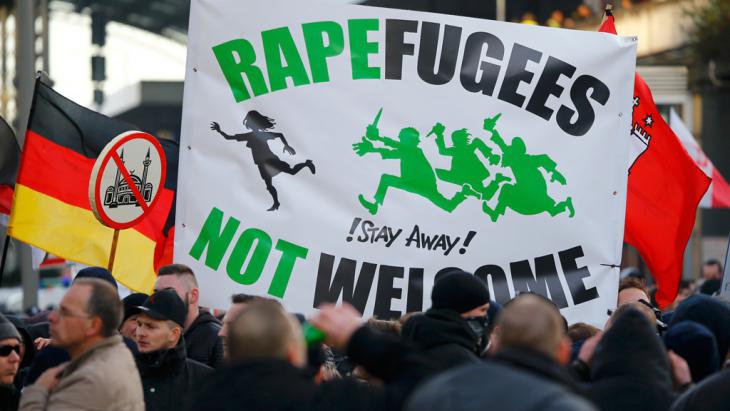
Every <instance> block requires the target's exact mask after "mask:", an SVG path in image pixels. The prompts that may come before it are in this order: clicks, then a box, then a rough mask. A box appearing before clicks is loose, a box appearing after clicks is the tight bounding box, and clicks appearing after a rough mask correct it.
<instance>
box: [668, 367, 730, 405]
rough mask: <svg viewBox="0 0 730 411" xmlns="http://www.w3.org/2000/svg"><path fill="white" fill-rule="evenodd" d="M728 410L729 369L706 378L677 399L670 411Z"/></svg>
mask: <svg viewBox="0 0 730 411" xmlns="http://www.w3.org/2000/svg"><path fill="white" fill-rule="evenodd" d="M728 408H730V369H727V370H724V371H720V372H719V373H717V374H715V375H712V376H710V377H707V378H706V379H704V380H702V382H701V383H700V384H698V385H696V386H694V387H692V388H691V389H690V390H689V391H687V392H685V393H684V394H682V396H681V397H679V398H677V401H676V402H675V403H674V405H672V411H694V410H703V411H720V410H727V409H728Z"/></svg>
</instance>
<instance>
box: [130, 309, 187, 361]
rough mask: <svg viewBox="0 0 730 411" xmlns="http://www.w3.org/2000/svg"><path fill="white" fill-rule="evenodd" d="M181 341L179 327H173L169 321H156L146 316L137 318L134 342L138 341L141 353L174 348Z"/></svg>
mask: <svg viewBox="0 0 730 411" xmlns="http://www.w3.org/2000/svg"><path fill="white" fill-rule="evenodd" d="M179 339H180V329H179V327H171V326H170V324H169V323H168V322H167V321H164V320H156V319H154V318H152V317H149V316H146V315H144V314H140V315H139V316H138V317H137V330H136V332H135V338H134V340H135V341H137V347H139V352H142V353H147V352H152V351H157V350H163V349H168V348H173V347H175V346H176V345H177V341H178V340H179Z"/></svg>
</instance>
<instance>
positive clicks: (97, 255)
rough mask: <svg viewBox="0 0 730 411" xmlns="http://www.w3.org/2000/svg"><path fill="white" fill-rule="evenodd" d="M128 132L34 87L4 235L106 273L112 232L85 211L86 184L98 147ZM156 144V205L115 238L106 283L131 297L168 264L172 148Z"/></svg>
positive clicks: (45, 88)
mask: <svg viewBox="0 0 730 411" xmlns="http://www.w3.org/2000/svg"><path fill="white" fill-rule="evenodd" d="M130 130H138V128H136V127H134V126H133V125H131V124H127V123H124V122H122V121H118V120H114V119H111V118H109V117H106V116H104V115H101V114H99V113H97V112H95V111H92V110H89V109H87V108H84V107H82V106H79V105H78V104H76V103H74V102H73V101H71V100H69V99H67V98H65V97H63V96H62V95H60V94H58V93H56V92H55V91H54V90H53V89H52V88H51V87H49V86H47V85H45V84H43V83H42V82H41V81H40V80H37V81H36V86H35V94H34V96H33V105H32V107H31V113H30V119H29V120H28V131H27V133H26V135H25V144H24V146H23V151H22V154H21V160H20V169H19V172H18V178H17V182H16V185H15V198H14V202H13V209H12V213H11V215H10V224H9V227H8V233H9V234H10V235H11V236H12V237H14V238H16V239H18V240H21V241H23V242H26V243H28V244H32V245H34V246H36V247H38V248H42V249H44V250H46V251H48V252H50V253H52V254H54V255H57V256H59V257H61V258H65V259H67V260H72V261H77V262H80V263H82V264H87V265H96V266H102V267H106V266H107V263H108V260H109V252H110V249H111V243H112V237H113V235H114V230H112V229H111V228H108V227H106V226H104V225H102V224H101V223H100V222H99V221H98V220H97V219H96V217H94V213H93V212H92V211H91V205H90V204H89V198H88V197H89V196H88V187H89V179H90V177H91V170H92V168H93V167H94V162H95V161H96V158H97V157H98V156H99V153H100V152H101V151H102V149H103V148H104V146H105V145H106V144H107V143H109V142H110V141H111V140H112V139H113V138H114V137H116V136H117V135H119V134H121V133H123V132H126V131H130ZM160 143H161V144H162V147H163V149H164V151H165V155H166V157H167V177H166V180H165V187H164V189H163V190H162V192H161V193H160V199H159V200H158V202H157V204H156V205H155V207H154V209H153V210H152V211H151V212H150V214H149V215H148V216H147V217H145V219H144V220H142V221H141V222H140V223H138V224H137V225H135V226H134V227H132V228H129V229H126V230H122V231H121V232H120V233H119V242H118V243H117V251H116V258H115V261H114V272H113V274H114V277H115V278H116V279H117V280H118V281H119V282H120V283H122V284H124V285H125V286H126V287H128V288H130V289H132V290H135V291H142V292H149V291H151V290H152V288H153V287H154V282H155V278H156V277H155V272H156V268H157V267H159V266H160V265H164V264H167V263H169V262H170V261H171V257H172V255H171V253H170V249H171V247H170V245H171V244H172V231H173V227H174V221H175V214H174V213H175V208H174V202H175V191H176V186H177V162H178V144H177V143H176V142H174V141H171V140H164V139H160Z"/></svg>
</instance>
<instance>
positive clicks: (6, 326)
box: [0, 314, 23, 341]
mask: <svg viewBox="0 0 730 411" xmlns="http://www.w3.org/2000/svg"><path fill="white" fill-rule="evenodd" d="M6 338H15V339H16V340H18V341H23V340H22V339H20V333H19V332H18V329H17V328H15V325H13V323H11V322H10V320H8V319H7V318H5V316H4V315H2V314H0V340H4V339H6Z"/></svg>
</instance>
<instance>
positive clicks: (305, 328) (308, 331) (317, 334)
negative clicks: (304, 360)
mask: <svg viewBox="0 0 730 411" xmlns="http://www.w3.org/2000/svg"><path fill="white" fill-rule="evenodd" d="M302 333H303V334H304V341H306V342H307V347H309V346H311V345H313V344H317V343H321V342H322V341H324V338H325V334H324V333H323V332H322V331H321V330H320V329H319V328H317V327H315V326H313V325H312V324H310V323H309V322H305V323H304V324H302Z"/></svg>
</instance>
